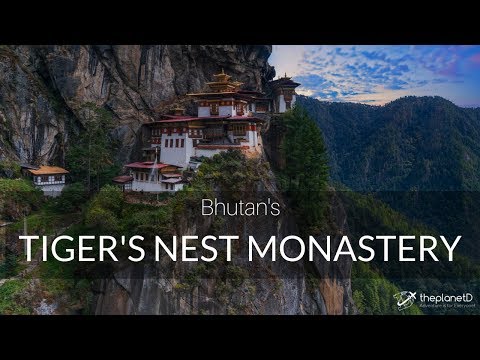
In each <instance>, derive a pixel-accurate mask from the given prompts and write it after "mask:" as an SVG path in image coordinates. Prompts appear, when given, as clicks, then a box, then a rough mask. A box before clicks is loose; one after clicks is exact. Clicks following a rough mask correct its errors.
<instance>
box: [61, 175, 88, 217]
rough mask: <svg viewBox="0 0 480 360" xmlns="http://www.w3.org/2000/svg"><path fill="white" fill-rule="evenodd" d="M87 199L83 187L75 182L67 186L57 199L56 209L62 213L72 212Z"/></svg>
mask: <svg viewBox="0 0 480 360" xmlns="http://www.w3.org/2000/svg"><path fill="white" fill-rule="evenodd" d="M86 199H87V191H86V189H85V185H83V183H81V182H76V183H73V184H70V185H67V186H66V187H65V188H64V189H63V190H62V194H61V196H60V198H59V199H58V204H57V205H58V208H59V209H61V210H62V211H64V212H67V213H68V212H73V211H76V210H78V209H79V208H80V206H81V205H82V204H84V203H85V201H86Z"/></svg>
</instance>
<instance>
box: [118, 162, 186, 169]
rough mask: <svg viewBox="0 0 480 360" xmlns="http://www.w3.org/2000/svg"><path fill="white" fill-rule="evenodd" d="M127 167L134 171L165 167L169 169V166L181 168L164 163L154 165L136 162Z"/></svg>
mask: <svg viewBox="0 0 480 360" xmlns="http://www.w3.org/2000/svg"><path fill="white" fill-rule="evenodd" d="M125 166H126V167H128V168H132V169H163V168H164V167H167V166H175V167H179V166H176V165H170V164H162V163H157V164H154V163H153V162H151V161H145V162H134V163H131V164H127V165H125Z"/></svg>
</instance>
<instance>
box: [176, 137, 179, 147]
mask: <svg viewBox="0 0 480 360" xmlns="http://www.w3.org/2000/svg"><path fill="white" fill-rule="evenodd" d="M178 143H179V141H178V139H175V147H176V148H178Z"/></svg>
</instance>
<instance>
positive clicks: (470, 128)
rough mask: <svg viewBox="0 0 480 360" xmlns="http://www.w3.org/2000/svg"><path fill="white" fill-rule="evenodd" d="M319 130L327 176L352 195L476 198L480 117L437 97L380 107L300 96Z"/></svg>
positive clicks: (476, 111)
mask: <svg viewBox="0 0 480 360" xmlns="http://www.w3.org/2000/svg"><path fill="white" fill-rule="evenodd" d="M298 104H300V105H301V106H302V107H304V108H305V109H306V110H307V111H308V112H309V114H310V115H311V116H312V117H313V118H314V119H315V121H316V122H317V124H318V126H319V127H320V128H321V130H322V132H323V134H324V137H325V142H326V145H327V147H328V150H329V156H330V175H331V177H332V179H333V180H335V181H340V182H342V183H343V184H345V185H347V186H348V187H349V188H351V189H353V190H361V191H365V190H374V191H392V190H393V191H398V190H415V189H416V190H480V109H478V108H477V109H466V108H460V107H458V106H456V105H454V104H453V103H451V102H450V101H448V100H445V99H443V98H441V97H414V96H409V97H405V98H401V99H398V100H395V101H393V102H391V103H389V104H387V105H385V106H381V107H379V106H369V105H362V104H351V103H338V102H337V103H330V102H322V101H318V100H316V99H312V98H308V97H303V96H300V97H299V99H298Z"/></svg>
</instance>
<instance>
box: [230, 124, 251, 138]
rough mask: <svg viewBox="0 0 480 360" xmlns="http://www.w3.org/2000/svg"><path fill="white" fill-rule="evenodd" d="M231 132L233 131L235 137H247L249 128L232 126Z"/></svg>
mask: <svg viewBox="0 0 480 360" xmlns="http://www.w3.org/2000/svg"><path fill="white" fill-rule="evenodd" d="M230 130H231V131H233V135H234V136H245V135H246V131H247V127H246V126H245V125H231V126H230Z"/></svg>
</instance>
